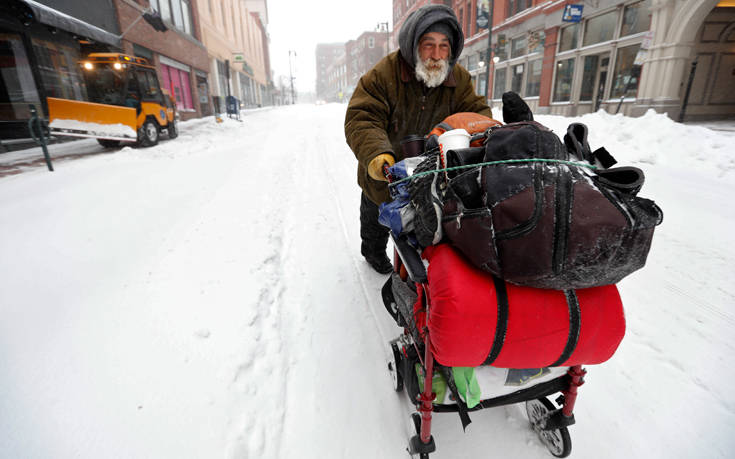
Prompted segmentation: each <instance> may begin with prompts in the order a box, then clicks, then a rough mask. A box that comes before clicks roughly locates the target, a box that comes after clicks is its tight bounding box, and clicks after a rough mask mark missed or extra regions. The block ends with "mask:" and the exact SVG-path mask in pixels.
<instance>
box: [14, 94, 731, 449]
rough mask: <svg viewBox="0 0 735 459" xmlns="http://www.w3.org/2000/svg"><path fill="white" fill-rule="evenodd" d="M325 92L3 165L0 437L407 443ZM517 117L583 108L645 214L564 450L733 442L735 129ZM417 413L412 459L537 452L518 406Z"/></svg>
mask: <svg viewBox="0 0 735 459" xmlns="http://www.w3.org/2000/svg"><path fill="white" fill-rule="evenodd" d="M344 110H345V105H340V104H327V105H318V106H317V105H296V106H286V107H277V108H272V109H263V110H255V111H250V112H248V113H247V114H246V116H244V118H243V122H242V123H239V122H237V121H233V120H229V119H226V120H225V122H224V123H221V124H218V123H215V122H214V120H213V118H211V117H210V118H205V119H199V120H193V121H190V122H186V123H182V124H181V127H180V136H179V138H177V139H175V140H162V141H161V143H160V144H159V145H158V146H156V147H153V148H141V149H133V148H130V147H126V148H123V149H121V150H118V151H115V150H104V149H102V148H101V147H99V146H98V145H97V144H96V143H95V142H94V141H89V140H84V141H80V142H73V143H68V144H62V145H55V146H52V154H53V152H54V149H57V150H58V152H59V153H58V154H59V156H62V154H63V155H67V154H68V155H71V156H73V155H74V154H75V151H74V150H75V149H79V151H84V152H86V153H89V152H95V153H100V154H94V155H87V156H83V157H77V158H75V159H73V160H69V159H57V160H56V161H55V162H54V167H55V169H56V170H55V172H52V173H51V172H48V171H47V170H46V169H45V167H44V166H43V163H41V164H40V165H37V166H33V167H26V168H21V169H19V172H22V173H18V174H16V175H7V176H4V177H0V209H2V210H1V211H0V254H2V257H1V258H0V273H2V276H1V277H0V456H2V457H8V458H72V457H75V458H76V457H79V458H101V457H104V458H116V457H120V458H220V457H225V458H233V459H234V458H299V459H301V458H320V459H323V458H347V457H352V458H366V459H372V458H381V459H382V458H385V459H391V458H405V457H407V456H408V455H407V453H406V451H405V448H406V444H407V435H408V428H409V427H408V419H409V414H410V412H411V410H412V407H411V404H410V403H409V401H408V399H407V397H406V395H405V394H404V393H402V394H396V393H395V392H394V391H393V389H392V387H391V380H390V376H389V374H388V372H387V370H386V361H387V358H388V347H387V341H388V340H389V339H391V338H393V337H394V336H395V335H397V334H398V333H399V329H398V328H397V327H396V326H395V325H394V324H393V323H392V319H391V318H390V317H389V316H388V315H387V314H386V312H385V310H384V307H383V304H382V301H381V297H380V288H381V287H382V285H383V282H384V281H385V276H382V275H379V274H377V273H375V272H373V271H372V270H371V269H370V268H369V266H368V265H367V264H366V263H365V262H364V261H363V259H362V257H361V256H360V250H359V217H358V210H359V209H358V206H359V199H360V190H359V188H358V187H357V184H356V177H355V169H356V161H355V159H354V156H353V155H352V153H351V152H350V150H349V148H348V146H347V145H346V143H345V141H344V134H343V128H342V123H343V120H344ZM494 112H495V113H496V116H497V117H498V118H500V113H501V112H500V110H497V109H496V110H495V111H494ZM536 119H537V121H539V122H541V123H543V124H545V125H546V126H548V127H550V128H551V129H553V130H554V131H555V132H556V133H557V134H559V135H560V136H561V135H563V133H564V132H566V126H567V125H568V124H569V123H570V122H572V121H579V122H583V123H585V124H587V125H588V127H589V130H590V137H589V140H590V144H591V146H592V148H593V149H595V148H597V147H600V146H603V145H604V146H605V147H606V148H607V149H608V150H609V151H610V152H611V153H612V154H613V155H614V156H615V157H616V158H617V159H618V161H620V163H621V164H623V165H635V166H637V167H640V168H642V169H643V170H644V172H645V173H646V178H647V180H646V184H645V185H644V186H643V189H642V191H641V193H640V195H641V196H643V197H646V198H650V199H653V200H655V201H656V202H657V204H659V205H660V206H661V208H662V209H663V211H664V221H663V224H662V225H661V226H659V227H658V228H657V229H656V233H655V235H654V243H653V248H652V250H651V253H650V255H649V258H648V264H647V265H646V267H645V268H643V269H642V270H641V271H638V272H636V273H634V274H632V275H631V276H630V277H628V278H626V279H625V280H624V281H623V282H621V283H620V284H619V287H620V291H621V296H622V298H623V303H624V305H625V308H626V319H627V332H626V336H625V338H624V339H623V342H622V344H621V346H620V348H619V350H618V352H617V353H616V354H615V355H614V356H613V357H612V359H611V360H610V361H608V362H607V363H605V364H602V365H599V366H588V367H587V370H588V372H589V373H588V375H587V378H586V381H587V383H586V384H585V385H584V386H583V387H582V388H581V389H580V398H579V400H578V402H577V407H576V410H575V416H576V419H577V424H576V425H574V426H572V427H570V433H571V436H572V442H573V449H572V457H577V458H593V457H594V458H645V459H652V458H666V459H669V458H695V457H696V458H708V459H709V458H727V457H733V455H735V395H733V392H731V387H730V384H731V382H732V381H733V380H735V359H733V355H735V341H734V340H733V336H735V284H733V280H735V232H734V231H733V230H732V228H733V226H735V204H733V198H732V196H731V193H732V190H733V185H735V133H733V132H722V131H713V130H710V129H707V128H704V127H699V126H684V125H681V124H677V123H674V122H673V121H671V120H670V119H669V118H667V117H665V116H664V115H657V114H655V113H652V112H649V113H648V114H647V115H645V116H644V117H642V118H638V119H634V118H625V117H622V116H612V115H607V114H604V113H598V114H593V115H587V116H584V117H581V118H574V119H572V118H562V117H553V116H537V118H536ZM6 155H7V156H6ZM13 155H15V156H13ZM19 155H20V154H19V153H6V154H0V162H3V161H5V163H11V162H12V161H11V159H12V158H17V157H19ZM435 420H436V421H435V423H434V427H433V429H434V430H433V433H434V437H435V439H436V443H437V452H436V453H435V454H432V455H431V457H432V458H436V459H440V458H447V459H459V458H479V457H499V458H521V457H522V458H547V457H551V456H550V455H549V453H548V452H547V451H546V449H545V447H544V446H543V445H542V444H541V443H540V441H539V440H538V439H537V437H536V435H535V433H534V432H533V430H532V429H531V428H530V426H529V425H528V421H527V419H526V415H525V408H524V407H523V406H521V405H517V406H509V407H503V408H497V409H492V410H485V411H480V412H476V413H473V414H472V420H473V423H472V424H471V425H470V426H469V427H468V429H467V432H466V433H463V432H462V428H461V424H460V422H459V419H458V417H457V416H456V415H455V414H439V415H436V417H435Z"/></svg>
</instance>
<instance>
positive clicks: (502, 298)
mask: <svg viewBox="0 0 735 459" xmlns="http://www.w3.org/2000/svg"><path fill="white" fill-rule="evenodd" d="M492 277H493V284H495V297H496V298H497V301H498V320H497V322H496V323H495V338H493V346H492V348H490V353H489V354H488V356H487V359H485V361H484V362H483V365H490V364H492V363H493V362H494V361H495V359H497V358H498V355H499V354H500V350H501V349H503V344H505V334H506V333H507V331H508V291H507V290H506V289H505V282H504V281H503V280H502V279H499V278H497V277H496V276H492Z"/></svg>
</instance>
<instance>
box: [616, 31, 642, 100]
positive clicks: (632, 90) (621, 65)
mask: <svg viewBox="0 0 735 459" xmlns="http://www.w3.org/2000/svg"><path fill="white" fill-rule="evenodd" d="M640 47H641V45H640V44H637V45H633V46H626V47H625V48H618V55H617V58H616V59H615V75H614V79H613V87H612V93H611V97H613V98H615V97H622V96H623V95H625V97H635V96H636V93H637V92H638V83H639V80H640V78H639V77H640V69H641V67H640V66H639V65H633V62H634V61H635V55H636V54H637V53H638V50H639V49H640Z"/></svg>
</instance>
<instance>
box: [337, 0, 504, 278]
mask: <svg viewBox="0 0 735 459" xmlns="http://www.w3.org/2000/svg"><path fill="white" fill-rule="evenodd" d="M398 44H399V50H398V51H395V52H393V53H391V54H389V55H388V56H386V57H384V58H383V59H382V60H381V61H380V62H378V63H377V64H376V65H375V67H373V68H372V69H371V70H369V71H368V72H367V73H366V74H365V75H363V76H362V78H360V81H359V82H358V84H357V87H356V88H355V91H354V93H353V94H352V98H351V99H350V103H349V105H348V106H347V115H346V117H345V137H346V138H347V144H348V145H349V146H350V148H351V149H352V151H353V153H354V154H355V156H356V157H357V161H358V165H357V183H358V184H359V185H360V187H361V188H362V197H361V200H360V237H361V239H362V245H361V253H362V255H363V256H364V257H365V260H366V261H367V262H368V263H369V264H370V266H372V267H373V269H375V270H376V271H378V272H379V273H382V274H387V273H389V272H390V271H391V270H392V265H391V262H390V260H389V259H388V257H387V255H386V245H387V243H388V229H387V228H385V227H384V226H382V225H380V223H378V205H379V204H380V203H382V202H386V201H389V200H390V195H389V193H388V185H387V182H386V178H385V177H384V176H383V165H384V164H388V165H389V166H392V165H393V164H394V163H395V162H396V161H400V160H402V159H403V158H404V156H403V152H402V151H401V145H400V142H401V139H403V138H404V137H406V136H409V135H422V136H423V135H426V134H428V133H429V131H431V129H432V128H433V127H434V126H435V125H437V124H439V123H440V122H441V121H442V120H444V118H446V117H448V116H449V115H452V114H454V113H459V112H476V113H480V114H482V115H485V116H488V117H492V113H491V112H490V107H488V106H487V104H486V103H485V100H484V98H482V97H480V96H478V95H476V94H475V91H474V88H473V87H472V80H471V77H470V74H469V73H468V72H467V70H465V69H464V68H462V67H461V66H459V65H456V62H457V58H458V57H459V55H460V53H461V52H462V48H463V47H464V35H463V34H462V28H461V27H460V25H459V22H458V21H457V16H455V14H454V11H453V10H452V9H451V8H449V7H448V6H444V5H427V6H424V7H421V8H419V9H417V10H416V11H414V12H413V13H411V15H409V17H408V18H407V19H406V21H405V22H404V24H403V26H402V27H401V30H400V32H399V34H398Z"/></svg>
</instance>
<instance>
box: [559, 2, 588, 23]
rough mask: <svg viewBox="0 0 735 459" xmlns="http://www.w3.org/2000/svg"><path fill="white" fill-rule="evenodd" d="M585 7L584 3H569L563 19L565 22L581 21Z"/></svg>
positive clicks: (562, 16)
mask: <svg viewBox="0 0 735 459" xmlns="http://www.w3.org/2000/svg"><path fill="white" fill-rule="evenodd" d="M583 9H584V5H567V6H565V7H564V13H563V14H562V15H561V20H562V21H564V22H579V21H580V20H581V19H582V10H583Z"/></svg>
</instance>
